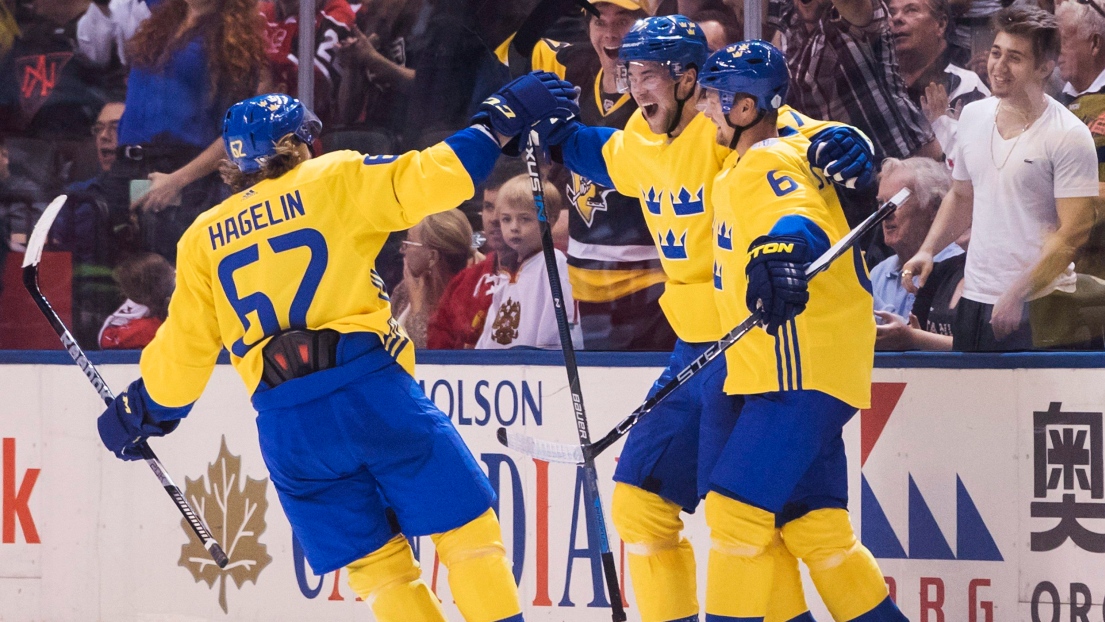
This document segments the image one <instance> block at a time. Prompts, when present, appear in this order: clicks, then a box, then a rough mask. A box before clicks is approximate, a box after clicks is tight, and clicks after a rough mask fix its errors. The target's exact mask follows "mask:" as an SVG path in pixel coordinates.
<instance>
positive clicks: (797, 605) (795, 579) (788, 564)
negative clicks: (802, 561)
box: [764, 530, 809, 622]
mask: <svg viewBox="0 0 1105 622" xmlns="http://www.w3.org/2000/svg"><path fill="white" fill-rule="evenodd" d="M767 552H768V554H770V555H771V556H772V557H774V558H775V575H774V576H773V577H772V581H771V600H770V602H768V605H767V616H766V617H765V618H764V622H787V621H788V620H793V619H794V618H797V617H798V616H800V615H802V614H803V613H805V612H806V611H809V607H808V606H806V594H805V592H804V591H803V590H802V574H801V573H800V572H798V559H797V558H795V557H794V555H791V553H790V551H788V550H787V547H786V546H785V545H784V544H783V539H782V538H781V537H780V535H779V531H778V530H776V532H775V539H774V540H772V542H771V546H770V547H768V550H767Z"/></svg>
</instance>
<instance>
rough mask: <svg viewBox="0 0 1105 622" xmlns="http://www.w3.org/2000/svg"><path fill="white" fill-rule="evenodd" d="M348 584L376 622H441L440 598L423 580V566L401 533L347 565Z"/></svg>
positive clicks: (442, 619) (443, 613) (443, 617)
mask: <svg viewBox="0 0 1105 622" xmlns="http://www.w3.org/2000/svg"><path fill="white" fill-rule="evenodd" d="M346 569H347V570H348V571H349V586H350V587H352V588H353V591H354V592H356V593H357V595H358V596H360V597H361V598H362V599H364V600H365V601H366V602H367V603H368V604H369V606H370V607H372V613H373V615H375V616H376V619H377V620H378V621H379V622H444V621H445V612H444V611H442V609H441V601H439V600H438V599H437V596H434V594H433V592H431V591H430V588H429V586H428V585H426V582H425V581H423V580H422V570H421V569H420V568H419V567H418V562H416V561H415V560H414V553H413V552H412V551H411V547H410V545H409V544H407V541H406V540H405V539H403V537H402V536H396V537H395V538H392V539H391V540H389V541H388V543H387V544H385V545H384V546H382V547H381V548H379V549H377V550H376V551H374V552H372V553H369V554H368V555H366V556H365V557H362V558H361V559H358V560H357V561H355V562H353V563H352V564H349V565H348V566H346Z"/></svg>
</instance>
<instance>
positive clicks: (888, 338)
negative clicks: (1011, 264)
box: [871, 158, 963, 350]
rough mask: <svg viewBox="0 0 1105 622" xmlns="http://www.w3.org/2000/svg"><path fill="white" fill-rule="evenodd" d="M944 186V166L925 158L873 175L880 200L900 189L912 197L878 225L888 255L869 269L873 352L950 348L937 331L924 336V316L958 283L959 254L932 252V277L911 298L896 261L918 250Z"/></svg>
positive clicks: (951, 249) (955, 250)
mask: <svg viewBox="0 0 1105 622" xmlns="http://www.w3.org/2000/svg"><path fill="white" fill-rule="evenodd" d="M950 187H951V174H950V173H949V172H948V169H947V167H945V166H944V165H943V164H941V163H939V162H937V161H936V160H933V159H931V158H909V159H908V160H897V159H894V158H888V159H887V160H885V161H884V162H883V164H882V173H881V174H880V175H879V200H880V201H886V200H888V199H889V198H890V197H892V196H894V195H895V194H897V193H898V191H900V190H901V189H902V188H909V190H910V192H912V193H913V194H912V195H910V197H909V200H907V201H906V202H905V203H904V204H902V206H901V207H899V208H898V210H897V211H896V212H895V213H894V214H892V215H891V216H889V217H888V218H887V219H886V220H884V221H883V223H882V230H883V239H884V240H885V242H886V244H887V246H889V247H890V248H891V250H893V251H894V254H893V255H891V256H890V257H887V258H886V259H885V260H883V261H882V262H880V263H879V264H878V265H876V266H875V267H874V268H873V269H872V270H871V286H872V290H873V293H874V297H875V316H876V317H877V318H878V319H879V326H878V328H877V330H878V334H877V337H876V341H875V347H876V348H877V349H880V350H913V349H919V350H950V349H951V346H952V343H951V337H950V336H946V335H945V334H938V333H939V332H940V329H939V328H936V331H935V332H930V331H929V329H928V327H929V311H930V310H932V307H933V302H934V300H933V299H934V298H935V296H933V295H932V294H935V293H937V292H942V291H943V290H945V289H946V287H947V285H948V284H949V283H950V286H951V289H952V291H954V290H955V288H956V285H957V284H958V283H959V281H960V279H961V278H962V276H963V257H962V255H963V249H962V248H960V247H959V245H958V244H955V243H952V244H949V245H948V246H947V247H945V248H944V249H943V250H941V251H940V252H939V253H937V254H936V257H934V261H935V264H936V265H935V267H934V268H933V276H932V277H931V278H930V279H929V281H928V283H926V284H925V288H924V289H922V290H921V291H920V292H918V293H917V294H914V293H910V292H908V291H906V289H905V288H904V287H903V286H902V280H901V279H902V272H901V266H902V262H903V261H905V258H909V257H912V256H913V255H915V254H916V253H917V250H918V249H920V248H921V244H922V243H924V241H925V236H926V235H928V232H929V228H930V227H932V221H933V220H934V219H935V218H936V212H937V210H939V209H940V201H942V200H943V199H944V195H945V194H947V193H948V188H950ZM955 266H958V269H956V267H955ZM929 290H931V291H929ZM935 302H937V303H941V302H942V301H935ZM937 315H939V309H938V310H937ZM911 316H912V317H911ZM933 320H938V318H933ZM938 324H939V322H936V325H938ZM949 334H950V333H949Z"/></svg>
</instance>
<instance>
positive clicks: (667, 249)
mask: <svg viewBox="0 0 1105 622" xmlns="http://www.w3.org/2000/svg"><path fill="white" fill-rule="evenodd" d="M834 125H841V124H840V123H836V122H833V121H818V120H815V119H811V118H809V117H806V116H804V115H801V114H799V113H798V112H797V111H795V110H793V109H791V108H790V107H787V106H784V107H783V108H781V109H780V111H779V128H780V131H785V132H791V133H792V132H800V133H802V134H803V135H805V136H808V137H812V136H813V135H814V134H816V133H818V132H820V131H821V130H823V129H825V128H827V127H829V126H834ZM788 128H789V129H788ZM716 136H717V127H716V126H714V124H713V123H712V122H711V121H710V120H709V119H708V118H707V117H706V116H705V115H703V114H701V113H700V114H698V115H697V116H695V117H694V118H693V119H692V120H691V122H690V123H689V124H688V125H687V127H686V128H685V129H684V130H683V131H682V132H681V133H680V134H679V136H677V137H675V139H674V140H670V141H669V140H668V137H667V136H666V135H663V134H654V133H653V132H652V130H650V129H649V127H648V122H646V121H645V119H644V116H643V115H642V114H641V112H640V111H637V112H635V113H634V114H633V116H632V117H630V119H629V121H628V122H627V123H626V126H625V130H623V131H619V132H615V133H613V134H612V135H610V138H609V140H607V141H606V143H605V145H603V147H602V160H603V163H604V164H605V167H606V172H607V173H608V174H609V177H610V180H611V181H612V182H613V183H614V187H615V189H617V191H618V192H620V193H622V194H625V195H629V196H636V197H637V198H638V200H639V202H640V206H641V209H642V210H643V212H644V217H645V222H646V223H647V224H648V227H649V229H650V231H651V233H652V241H653V243H654V244H655V245H656V248H657V250H658V251H659V253H660V261H661V264H662V265H663V268H664V272H665V273H666V274H667V278H668V280H667V284H666V286H665V290H664V295H663V297H661V298H660V306H661V307H663V309H664V314H665V315H666V316H667V318H668V322H670V323H671V325H672V328H673V329H674V330H675V333H676V335H678V336H679V338H680V339H682V340H683V341H686V342H690V343H703V342H708V341H717V340H718V339H720V338H721V337H722V335H724V334H725V333H727V332H728V331H729V330H730V329H731V328H732V327H733V326H734V325H735V324H725V323H723V322H722V321H721V318H720V317H719V316H718V313H717V306H716V303H715V301H714V279H713V274H714V273H713V258H714V229H713V224H714V212H713V207H712V205H711V201H710V198H711V188H712V182H713V179H714V177H715V176H716V175H717V173H718V172H719V171H720V170H721V168H722V165H723V163H724V162H725V158H726V157H728V155H729V154H730V153H732V151H731V150H730V149H728V148H727V147H724V146H722V145H719V144H718V143H717V139H716ZM571 155H572V154H571V153H566V154H565V157H566V159H569V158H570V156H571ZM804 155H805V154H804V152H803V156H804ZM567 164H568V165H569V166H572V165H574V164H582V163H575V162H572V161H570V159H569V160H568V161H567Z"/></svg>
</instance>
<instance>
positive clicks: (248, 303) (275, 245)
mask: <svg viewBox="0 0 1105 622" xmlns="http://www.w3.org/2000/svg"><path fill="white" fill-rule="evenodd" d="M267 242H268V245H269V248H271V249H272V250H273V252H274V253H283V252H285V251H290V250H293V249H296V248H307V249H309V250H310V251H311V260H310V261H309V262H308V263H307V271H306V272H304V273H303V278H302V280H301V281H300V282H299V289H297V290H296V292H295V297H294V298H292V305H291V308H290V309H288V324H289V327H290V328H306V327H307V310H308V309H309V308H311V301H312V300H314V297H315V292H316V291H318V284H319V282H321V281H322V274H323V273H324V272H326V263H327V261H328V259H329V254H328V252H327V250H326V238H324V237H323V236H322V234H321V233H319V232H318V231H316V230H315V229H299V230H297V231H292V232H291V233H285V234H283V235H278V236H275V237H272V238H269V239H268V240H267ZM258 259H260V254H259V252H258V248H257V245H256V244H252V245H250V246H247V247H246V248H243V249H242V250H240V251H236V252H234V253H231V254H229V255H227V256H226V257H224V258H223V260H222V261H221V262H219V282H220V283H221V284H222V286H223V291H224V292H226V298H227V300H228V301H230V306H232V307H234V312H235V313H237V314H238V319H239V320H241V321H242V327H243V329H244V331H245V332H246V333H248V332H249V328H250V322H249V318H248V317H247V315H248V314H249V313H250V312H251V311H252V312H254V313H256V314H257V321H258V322H260V323H261V332H262V333H264V334H263V335H262V336H261V338H260V339H258V340H257V341H255V342H253V343H251V344H246V343H245V335H244V334H243V335H242V337H241V338H240V339H238V340H237V341H235V342H234V345H232V346H231V347H230V351H231V353H233V354H234V356H237V357H243V356H245V355H246V352H248V351H249V349H250V348H251V347H253V346H254V345H256V344H257V342H259V341H261V340H262V339H264V338H265V337H269V336H271V335H275V334H276V333H277V332H279V331H280V320H278V319H277V317H276V309H275V308H273V306H272V300H270V299H269V297H268V296H266V295H265V294H263V293H261V292H254V293H252V294H249V295H247V296H244V297H239V296H238V287H237V286H236V285H235V284H234V272H235V271H237V270H238V269H240V268H244V267H246V266H248V265H250V264H252V263H255V262H256V261H257V260H258Z"/></svg>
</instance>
